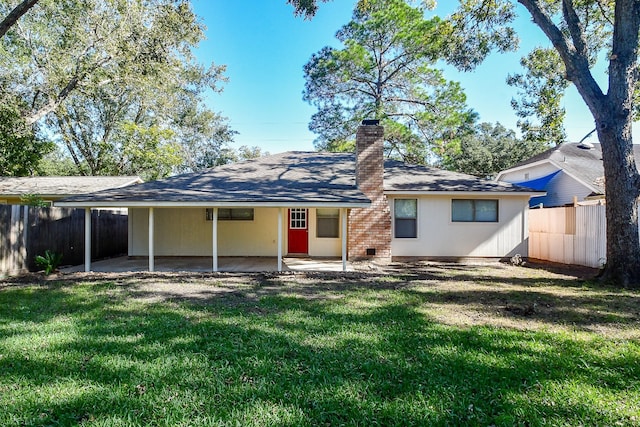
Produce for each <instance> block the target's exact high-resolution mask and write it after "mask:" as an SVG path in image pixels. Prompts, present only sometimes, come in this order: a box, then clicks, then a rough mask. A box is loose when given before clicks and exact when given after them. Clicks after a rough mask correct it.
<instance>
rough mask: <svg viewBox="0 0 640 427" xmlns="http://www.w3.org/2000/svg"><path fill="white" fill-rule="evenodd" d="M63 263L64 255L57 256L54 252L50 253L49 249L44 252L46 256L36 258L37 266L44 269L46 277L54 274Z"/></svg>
mask: <svg viewBox="0 0 640 427" xmlns="http://www.w3.org/2000/svg"><path fill="white" fill-rule="evenodd" d="M61 262H62V254H57V253H55V252H53V251H50V250H49V249H47V250H46V251H44V256H42V255H38V256H36V264H38V265H39V266H40V267H42V268H44V274H45V276H48V275H49V274H51V273H53V272H54V271H55V270H56V269H57V268H58V266H59V265H60V263H61Z"/></svg>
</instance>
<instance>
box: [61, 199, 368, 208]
mask: <svg viewBox="0 0 640 427" xmlns="http://www.w3.org/2000/svg"><path fill="white" fill-rule="evenodd" d="M53 205H54V206H56V207H65V208H149V207H158V208H215V207H226V208H229V207H242V208H299V207H302V208H314V207H333V208H367V207H370V206H371V201H351V202H347V201H343V202H322V201H312V202H298V201H274V202H243V201H237V202H225V201H216V202H169V201H165V202H150V201H95V200H93V201H92V200H89V201H66V202H62V201H59V202H53Z"/></svg>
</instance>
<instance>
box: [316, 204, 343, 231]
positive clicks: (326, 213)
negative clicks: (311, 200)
mask: <svg viewBox="0 0 640 427" xmlns="http://www.w3.org/2000/svg"><path fill="white" fill-rule="evenodd" d="M316 236H317V237H334V238H336V237H340V209H316Z"/></svg>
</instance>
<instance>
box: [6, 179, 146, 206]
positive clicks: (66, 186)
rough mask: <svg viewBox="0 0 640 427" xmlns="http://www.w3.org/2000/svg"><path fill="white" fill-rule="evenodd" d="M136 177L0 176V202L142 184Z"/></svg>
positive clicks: (15, 202) (45, 198) (51, 198)
mask: <svg viewBox="0 0 640 427" xmlns="http://www.w3.org/2000/svg"><path fill="white" fill-rule="evenodd" d="M141 182H142V179H140V177H137V176H29V177H0V204H3V205H19V204H22V203H23V202H22V200H23V198H24V197H28V196H37V197H38V198H39V199H41V200H42V201H44V202H45V203H48V204H51V202H53V201H55V200H59V199H62V198H64V197H69V196H74V195H78V194H85V193H93V192H96V191H102V190H106V189H110V188H120V187H125V186H127V185H131V184H137V183H141Z"/></svg>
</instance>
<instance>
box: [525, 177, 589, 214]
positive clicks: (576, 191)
mask: <svg viewBox="0 0 640 427" xmlns="http://www.w3.org/2000/svg"><path fill="white" fill-rule="evenodd" d="M551 184H552V185H551V186H549V187H548V188H547V196H546V197H545V200H546V202H545V206H564V205H567V204H570V203H573V197H574V196H576V197H577V198H578V201H583V200H584V199H585V197H587V196H588V195H589V194H591V193H592V191H591V190H590V189H589V188H587V187H585V185H584V184H582V183H581V182H580V181H578V180H576V179H573V178H572V177H570V176H569V175H567V174H566V173H564V172H562V173H560V174H559V175H558V176H557V177H555V178H554V179H553V180H552V181H551ZM533 200H534V201H535V199H533Z"/></svg>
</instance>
